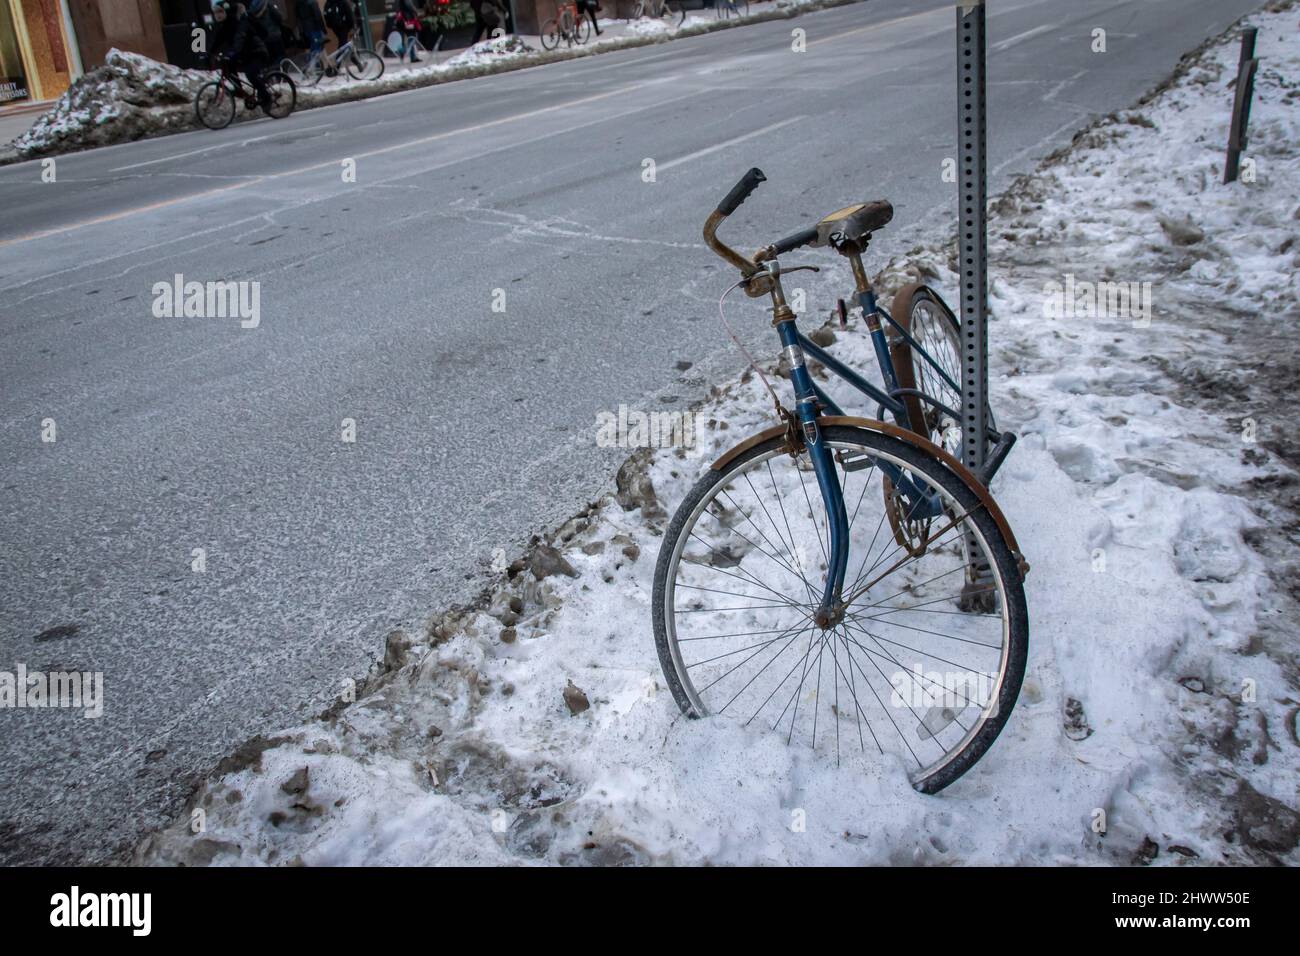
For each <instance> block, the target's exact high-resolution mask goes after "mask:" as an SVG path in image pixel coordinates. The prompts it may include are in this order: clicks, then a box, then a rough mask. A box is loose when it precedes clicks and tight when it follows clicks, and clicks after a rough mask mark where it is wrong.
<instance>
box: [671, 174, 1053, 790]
mask: <svg viewBox="0 0 1300 956" xmlns="http://www.w3.org/2000/svg"><path fill="white" fill-rule="evenodd" d="M764 180H765V177H764V176H763V174H762V172H760V171H759V170H757V169H751V170H750V171H749V173H747V174H746V175H745V177H744V178H743V179H741V181H740V182H739V183H737V184H736V186H735V188H733V189H732V190H731V192H730V193H729V194H728V195H727V197H726V199H724V200H723V202H722V203H721V205H719V206H718V208H717V209H716V210H715V211H714V212H713V214H712V215H710V216H709V219H708V222H707V223H706V225H705V227H704V240H705V242H706V243H707V244H708V246H709V248H710V249H712V250H713V251H714V252H715V253H717V254H718V255H719V256H721V257H722V258H723V259H724V260H725V261H727V262H728V263H730V264H731V265H732V266H735V267H736V268H737V269H738V270H739V272H740V281H739V282H737V283H736V284H735V285H734V286H732V289H736V288H742V289H744V291H745V292H746V294H748V295H749V296H751V297H755V298H757V297H763V296H767V297H769V298H770V300H771V305H772V322H773V325H774V326H775V328H776V332H777V335H778V337H779V339H780V342H781V347H782V349H783V352H784V356H785V360H786V364H788V366H789V377H790V380H791V383H792V385H793V390H794V401H793V405H792V406H787V405H783V404H782V402H781V400H780V398H779V396H778V395H777V393H776V391H775V390H774V389H773V387H772V385H771V384H770V383H768V381H767V378H766V376H765V375H764V374H763V372H762V369H760V368H758V366H757V365H756V364H754V363H753V360H752V359H751V364H754V368H755V370H756V371H757V372H758V374H759V376H760V378H761V379H762V381H763V382H764V384H766V385H767V390H768V392H769V394H770V395H771V398H772V401H773V403H774V406H775V411H776V415H777V420H778V422H779V424H777V425H775V426H773V427H771V428H768V429H767V430H765V431H761V432H759V433H758V434H755V435H752V436H750V437H749V438H748V439H746V440H745V441H742V442H741V443H740V444H738V445H736V446H735V447H734V448H732V449H731V450H730V451H728V452H726V453H725V454H723V455H722V457H721V458H719V459H718V460H717V461H716V462H714V464H713V466H712V468H711V469H710V470H709V472H708V473H707V474H706V475H705V476H704V477H703V478H701V479H700V480H699V481H698V482H697V483H696V484H695V486H694V487H693V488H692V489H691V491H690V493H689V494H688V495H687V496H686V499H685V500H684V501H683V502H682V503H681V505H680V507H679V508H678V509H677V512H676V514H675V515H674V517H673V519H672V522H671V523H670V525H669V527H668V530H667V532H666V533H665V535H664V539H663V544H662V546H661V548H660V551H659V560H658V564H657V566H656V568H655V581H654V595H653V616H654V630H655V641H656V645H657V648H658V652H659V659H660V663H661V664H662V667H663V672H664V676H665V678H666V679H667V683H668V686H669V687H670V688H671V690H672V693H673V697H674V698H675V699H676V701H677V704H678V706H679V707H680V708H681V709H682V711H683V712H684V713H686V714H687V715H688V716H691V717H703V716H706V715H722V716H726V717H735V718H736V719H737V720H739V721H741V722H742V723H744V724H747V725H748V724H754V725H764V726H766V727H768V728H770V729H772V730H775V731H778V732H780V733H781V734H782V735H783V736H785V738H786V741H787V742H788V743H790V742H794V740H795V738H796V737H797V738H798V739H799V741H800V742H801V743H802V742H804V741H807V742H808V743H810V744H811V746H812V748H813V749H814V750H817V749H818V748H819V745H820V750H821V751H822V752H829V751H830V750H832V749H833V751H834V755H835V758H836V761H837V762H838V761H839V760H840V758H841V755H842V753H843V752H848V753H850V754H852V753H854V752H860V754H861V755H863V756H866V755H868V754H877V753H878V754H880V755H885V754H888V755H891V756H892V757H896V758H897V759H899V760H901V761H902V763H903V764H904V765H905V766H906V767H907V769H908V773H909V776H910V779H911V781H912V783H913V785H914V786H915V787H916V788H917V789H918V790H921V791H923V792H926V793H934V792H936V791H938V790H941V789H942V788H943V787H946V786H947V785H948V784H950V783H952V781H953V780H955V779H957V778H958V777H959V776H961V775H962V774H963V773H965V772H966V771H967V770H968V769H970V767H971V766H972V765H973V764H974V763H975V762H976V761H977V760H979V758H980V757H981V756H982V755H983V754H984V753H985V751H987V750H988V748H989V746H990V745H991V744H992V743H993V741H994V739H995V738H996V737H997V735H998V733H999V732H1000V731H1001V729H1002V727H1003V725H1004V724H1005V723H1006V720H1007V717H1008V716H1009V715H1010V713H1011V709H1012V707H1013V705H1014V704H1015V701H1016V696H1017V694H1018V693H1019V690H1020V683H1021V679H1022V678H1023V676H1024V670H1025V658H1026V654H1027V652H1028V644H1029V621H1028V611H1027V608H1026V604H1025V593H1024V586H1023V581H1024V575H1025V573H1026V572H1027V571H1028V565H1027V564H1026V563H1025V561H1024V559H1023V557H1022V556H1021V554H1020V551H1019V547H1018V545H1017V544H1016V540H1015V536H1014V535H1013V534H1012V532H1011V528H1010V527H1009V526H1008V524H1007V521H1006V519H1005V518H1004V517H1003V515H1002V512H1001V510H1000V509H999V508H998V505H997V503H996V502H995V501H994V500H993V497H992V495H990V493H989V490H988V483H989V481H990V479H991V478H992V476H993V474H994V473H995V472H996V471H997V469H998V467H999V466H1000V465H1001V463H1002V461H1003V460H1004V459H1005V458H1006V455H1007V453H1008V452H1009V451H1010V449H1011V446H1012V444H1013V443H1014V441H1015V436H1014V435H1012V434H1010V433H1009V432H1008V433H998V432H996V431H995V430H993V429H992V428H991V429H990V431H989V432H988V434H987V435H986V438H987V439H988V441H989V442H991V443H992V448H991V450H990V452H989V455H988V456H987V461H988V463H987V465H985V466H984V468H983V471H982V473H980V474H974V473H972V472H971V471H970V470H969V469H967V468H966V467H965V466H964V465H963V464H962V463H961V462H960V461H959V460H958V459H957V458H956V457H955V456H954V455H953V449H954V447H956V445H954V434H955V435H956V440H957V445H959V444H960V438H961V427H962V425H961V423H962V420H963V419H962V415H961V411H960V409H961V408H962V407H963V403H962V398H961V395H962V386H961V376H960V364H959V361H958V359H959V357H960V354H961V352H960V345H961V338H960V327H959V324H958V322H957V320H956V318H955V317H954V316H953V314H952V312H951V311H950V310H949V309H948V308H947V306H946V305H945V304H944V303H943V300H942V299H941V298H940V297H939V296H938V294H937V293H936V292H934V291H933V290H932V289H929V288H928V287H926V286H924V285H920V284H916V285H911V286H908V287H907V288H905V289H903V290H902V291H901V292H899V294H898V295H896V296H895V298H894V301H893V306H892V309H893V315H892V316H891V315H890V314H889V313H887V312H886V311H885V310H884V309H882V308H881V307H880V305H879V303H878V302H877V301H876V295H875V292H874V291H873V289H872V285H871V282H870V280H869V279H868V277H867V272H866V269H865V268H864V266H863V263H862V253H863V252H864V250H865V249H866V248H867V245H868V243H869V242H870V239H871V236H872V233H873V232H875V231H876V230H879V229H880V228H882V227H883V226H885V225H886V224H887V223H888V222H889V221H890V220H891V219H892V218H893V207H892V206H891V205H890V204H889V203H888V202H886V201H884V200H878V201H875V202H867V203H859V204H857V205H853V206H848V207H846V208H844V209H840V210H837V211H836V212H833V213H831V214H830V215H828V216H826V217H825V218H823V219H822V220H820V221H819V222H817V223H816V224H815V225H813V226H811V227H809V228H807V229H804V230H802V231H800V232H797V233H795V234H794V235H792V236H788V237H786V238H785V239H781V240H779V241H777V242H774V243H771V244H770V245H767V246H764V247H763V248H762V249H760V250H759V251H758V252H757V253H755V255H754V256H753V257H752V258H748V257H746V256H743V255H741V254H740V253H738V252H736V251H735V250H734V249H732V248H731V247H729V246H727V245H726V244H724V243H723V242H722V241H721V240H720V239H718V237H717V230H718V227H719V225H721V223H722V222H723V221H724V220H725V219H726V218H727V217H728V216H729V215H731V214H732V213H733V212H735V210H736V208H737V207H738V206H739V205H740V204H741V203H742V202H744V201H745V199H746V198H747V197H748V196H749V195H750V194H751V193H752V192H753V191H754V189H755V188H756V187H757V186H758V184H759V183H761V182H763V181H764ZM803 246H816V247H829V248H832V249H834V250H835V251H836V252H838V253H839V254H840V255H842V256H844V257H845V258H846V259H847V260H848V262H849V266H850V269H851V272H852V275H853V278H854V281H855V291H854V295H855V299H856V301H857V303H858V305H859V306H860V307H861V309H862V316H863V321H864V324H865V328H866V331H867V334H868V335H869V336H870V339H871V342H872V346H873V348H874V351H875V356H876V359H877V363H878V365H879V367H880V374H881V380H882V382H883V388H880V387H877V386H875V385H873V384H872V383H870V382H868V381H867V380H865V379H864V378H862V377H861V376H859V375H858V374H857V373H856V372H855V371H854V370H853V369H851V368H849V367H848V366H847V365H845V364H844V363H843V362H841V361H839V360H837V359H836V358H834V357H833V356H831V355H830V354H829V353H828V352H826V351H825V350H824V349H822V348H820V347H819V346H817V345H816V344H814V343H813V342H812V341H811V340H810V339H809V338H808V337H806V336H805V335H804V334H803V333H802V332H800V331H799V330H798V328H797V325H796V316H795V313H794V312H793V310H792V309H791V308H790V306H789V304H788V303H787V301H786V296H785V291H784V288H783V285H782V282H783V279H784V277H785V276H787V275H789V274H790V273H793V272H800V271H803V270H813V271H816V270H817V267H816V266H806V265H801V266H793V267H790V266H784V267H783V266H782V264H781V262H780V257H781V256H784V255H785V254H787V253H789V252H792V251H794V250H795V249H798V248H801V247H803ZM730 291H731V290H728V292H730ZM725 298H726V295H725V294H724V296H723V299H724V300H725ZM719 307H720V308H721V303H720V305H719ZM839 313H840V317H841V327H843V326H844V321H845V319H846V318H847V308H846V307H845V305H844V303H843V300H841V301H840V304H839ZM724 322H725V316H724ZM728 331H730V330H728ZM737 341H738V340H737ZM742 348H743V347H742ZM746 355H748V353H746ZM811 365H818V366H820V367H821V369H822V370H824V371H825V372H828V373H830V374H832V375H834V376H835V377H837V378H838V379H839V380H841V381H843V382H846V383H847V384H849V385H851V386H852V387H853V388H855V389H857V390H858V391H859V392H861V393H862V394H864V395H865V396H867V397H868V398H869V399H870V400H871V403H872V405H873V406H874V407H875V408H877V409H878V411H877V413H876V417H875V418H863V417H858V416H852V415H847V414H845V412H844V411H843V409H841V407H840V406H839V405H838V404H836V402H835V400H834V399H833V398H832V397H831V396H830V395H829V394H828V393H827V392H826V390H825V389H824V388H823V387H822V386H821V385H820V384H819V383H818V382H817V380H815V379H814V377H813V375H812V374H811V371H810V366H811ZM825 377H826V376H823V378H825ZM886 416H888V417H890V418H892V419H893V420H892V421H890V422H886V421H884V418H885V417H886Z"/></svg>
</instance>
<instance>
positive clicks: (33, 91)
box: [0, 0, 81, 108]
mask: <svg viewBox="0 0 1300 956" xmlns="http://www.w3.org/2000/svg"><path fill="white" fill-rule="evenodd" d="M73 36H74V33H73V30H72V27H71V23H70V12H69V9H68V5H67V0H0V108H5V107H9V108H13V107H15V106H22V105H24V104H30V103H35V102H40V101H42V100H51V99H54V98H55V97H57V96H59V95H61V94H62V93H63V91H64V90H66V89H67V88H68V85H69V84H70V83H71V82H72V81H73V80H74V79H75V78H76V77H77V76H80V75H81V60H80V54H79V51H77V49H76V47H75V44H74V43H73V42H72V37H73Z"/></svg>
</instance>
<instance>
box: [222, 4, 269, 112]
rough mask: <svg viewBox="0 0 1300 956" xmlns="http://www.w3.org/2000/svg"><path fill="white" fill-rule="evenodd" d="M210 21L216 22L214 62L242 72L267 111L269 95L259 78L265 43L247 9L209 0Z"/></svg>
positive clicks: (241, 5)
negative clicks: (215, 55) (210, 3)
mask: <svg viewBox="0 0 1300 956" xmlns="http://www.w3.org/2000/svg"><path fill="white" fill-rule="evenodd" d="M212 19H213V20H214V21H215V22H216V31H215V33H216V35H215V36H214V38H213V45H214V46H215V47H216V51H217V60H218V62H220V63H221V65H222V68H223V69H229V70H242V71H243V73H244V76H245V77H246V78H247V79H248V82H249V85H251V86H252V87H253V91H254V92H255V93H256V94H257V102H258V103H259V104H260V105H261V107H262V110H263V111H264V112H267V113H270V112H271V92H270V90H268V89H267V88H266V82H265V81H264V80H263V79H262V70H263V69H264V68H265V66H266V41H265V40H264V39H262V32H261V30H259V29H258V28H257V27H256V26H254V24H253V21H252V18H251V17H249V15H248V9H247V8H246V7H245V6H244V5H243V4H242V3H232V2H231V0H213V4H212Z"/></svg>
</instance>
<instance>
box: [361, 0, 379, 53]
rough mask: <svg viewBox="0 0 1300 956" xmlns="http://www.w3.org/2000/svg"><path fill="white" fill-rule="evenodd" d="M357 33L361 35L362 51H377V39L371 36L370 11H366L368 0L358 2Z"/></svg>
mask: <svg viewBox="0 0 1300 956" xmlns="http://www.w3.org/2000/svg"><path fill="white" fill-rule="evenodd" d="M357 33H359V34H360V37H359V39H360V40H361V49H363V50H369V51H371V52H372V53H373V52H374V50H375V38H374V37H373V36H371V35H370V11H369V10H367V9H366V0H357Z"/></svg>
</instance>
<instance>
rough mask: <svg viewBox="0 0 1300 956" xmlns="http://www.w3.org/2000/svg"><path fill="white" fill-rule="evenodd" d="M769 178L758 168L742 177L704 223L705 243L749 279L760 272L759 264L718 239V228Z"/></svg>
mask: <svg viewBox="0 0 1300 956" xmlns="http://www.w3.org/2000/svg"><path fill="white" fill-rule="evenodd" d="M766 181H767V177H766V176H764V175H763V171H762V170H761V169H759V168H758V167H757V166H756V167H754V168H753V169H751V170H750V171H749V172H747V173H745V175H744V176H742V177H740V182H738V183H736V185H735V186H733V187H731V192H729V193H727V195H726V198H725V199H723V200H722V202H720V203H718V208H717V209H715V210H713V212H711V213H710V214H709V218H708V219H707V220H706V221H705V223H704V241H705V242H706V243H708V246H709V248H710V249H712V250H713V251H714V252H715V253H717V254H718V255H719V256H721V257H722V258H723V259H725V260H727V262H730V263H731V264H732V265H733V266H735V267H736V268H737V269H739V270H740V274H741V275H742V276H743V277H744V278H746V279H748V278H750V277H751V276H753V275H754V274H755V273H757V272H758V271H759V266H758V263H756V262H755V261H754V260H753V259H749V258H746V257H745V256H742V255H741V254H740V253H739V252H737V251H736V250H735V249H733V248H731V247H730V246H729V245H727V244H726V243H725V242H723V241H722V240H721V239H719V238H718V226H720V225H722V221H723V220H724V219H726V218H727V217H728V216H730V215H731V214H732V213H733V212H735V211H736V209H737V207H739V206H740V204H741V203H743V202H744V201H745V200H746V199H748V198H749V194H750V193H752V192H753V191H754V190H755V189H757V188H758V184H759V183H762V182H766Z"/></svg>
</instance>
